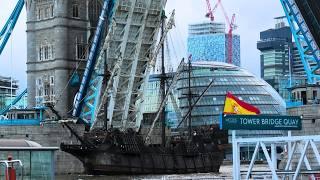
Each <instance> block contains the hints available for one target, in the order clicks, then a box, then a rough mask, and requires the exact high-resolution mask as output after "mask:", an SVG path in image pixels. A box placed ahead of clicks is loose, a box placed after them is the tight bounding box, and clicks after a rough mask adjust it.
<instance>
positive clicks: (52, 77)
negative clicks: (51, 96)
mask: <svg viewBox="0 0 320 180" xmlns="http://www.w3.org/2000/svg"><path fill="white" fill-rule="evenodd" d="M53 85H54V76H50V86H53Z"/></svg>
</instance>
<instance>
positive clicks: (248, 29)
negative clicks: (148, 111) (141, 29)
mask: <svg viewBox="0 0 320 180" xmlns="http://www.w3.org/2000/svg"><path fill="white" fill-rule="evenodd" d="M17 1H18V0H1V2H0V27H1V28H2V26H3V25H4V24H5V22H6V20H7V18H8V17H9V16H10V14H11V12H12V10H13V9H14V6H15V4H16V2H17ZM221 1H222V3H223V6H224V8H225V9H226V12H227V14H228V16H229V17H230V18H231V16H232V14H233V13H235V14H236V21H235V22H236V24H237V26H238V28H237V29H236V30H235V31H234V34H239V35H240V46H241V67H243V68H245V69H247V70H248V71H250V72H252V73H254V74H255V75H257V76H260V52H259V50H257V48H256V43H257V41H258V40H259V32H261V31H264V30H267V29H270V28H273V27H274V24H275V20H274V19H273V18H274V17H277V16H282V15H284V12H283V10H282V7H281V4H280V1H279V0H221ZM216 2H217V0H211V6H212V7H213V6H214V5H215V3H216ZM173 9H175V11H176V15H175V19H176V21H175V24H176V26H175V27H174V29H172V30H171V31H170V35H169V41H170V42H169V44H171V45H170V47H171V48H170V51H171V52H170V54H173V55H172V57H171V61H174V62H172V64H173V65H175V64H178V61H180V59H181V58H182V57H186V56H187V52H186V48H187V47H186V46H187V42H186V40H187V35H188V24H190V23H197V22H203V21H206V20H207V18H205V14H206V12H207V10H206V9H207V7H206V1H205V0H167V5H166V12H167V14H169V12H171V11H172V10H173ZM168 16H169V15H168ZM214 16H215V21H217V22H225V18H224V15H223V13H222V11H221V8H220V7H218V9H217V10H216V12H215V13H214ZM26 51H27V39H26V10H25V8H24V10H23V11H22V13H21V15H20V18H19V20H18V22H17V24H16V27H15V29H14V31H13V33H12V36H11V38H10V40H9V41H8V43H7V46H6V48H5V49H4V51H3V52H2V54H1V55H0V76H12V77H13V78H14V79H17V80H19V85H20V89H21V90H20V91H22V90H23V89H24V88H26V85H27V82H26V81H27V80H26V61H27V60H26V59H27V52H26Z"/></svg>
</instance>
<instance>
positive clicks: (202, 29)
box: [187, 22, 241, 66]
mask: <svg viewBox="0 0 320 180" xmlns="http://www.w3.org/2000/svg"><path fill="white" fill-rule="evenodd" d="M187 45H188V53H189V54H192V61H194V62H195V61H203V60H205V61H218V62H227V58H228V35H227V34H225V24H224V23H213V22H203V23H197V24H190V25H189V36H188V42H187ZM232 63H233V64H234V65H236V66H240V64H241V63H240V36H239V35H233V36H232Z"/></svg>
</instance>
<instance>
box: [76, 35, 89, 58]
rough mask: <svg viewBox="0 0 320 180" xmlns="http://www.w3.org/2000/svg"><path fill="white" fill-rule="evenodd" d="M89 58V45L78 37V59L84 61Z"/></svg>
mask: <svg viewBox="0 0 320 180" xmlns="http://www.w3.org/2000/svg"><path fill="white" fill-rule="evenodd" d="M86 58H87V44H86V43H84V40H83V37H80V38H79V37H76V59H78V60H83V59H86Z"/></svg>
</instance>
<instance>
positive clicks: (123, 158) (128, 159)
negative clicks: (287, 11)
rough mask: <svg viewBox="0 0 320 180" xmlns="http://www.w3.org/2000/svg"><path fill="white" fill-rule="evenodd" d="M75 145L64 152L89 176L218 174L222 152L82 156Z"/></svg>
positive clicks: (66, 147)
mask: <svg viewBox="0 0 320 180" xmlns="http://www.w3.org/2000/svg"><path fill="white" fill-rule="evenodd" d="M72 146H73V145H62V146H61V149H62V150H64V151H66V152H69V153H71V154H73V155H74V156H76V157H77V158H79V159H80V160H81V161H82V162H83V165H84V167H85V170H86V173H88V174H108V175H119V174H176V173H177V174H180V173H181V174H184V173H195V172H219V168H220V165H221V163H222V160H223V153H222V152H212V153H211V152H206V153H197V154H175V153H161V152H158V153H157V152H156V150H151V151H155V152H149V153H140V154H130V153H116V152H112V151H105V150H103V151H99V150H95V151H91V152H87V153H84V152H82V151H81V152H79V151H78V150H72V149H74V148H78V147H77V146H74V147H72Z"/></svg>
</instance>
